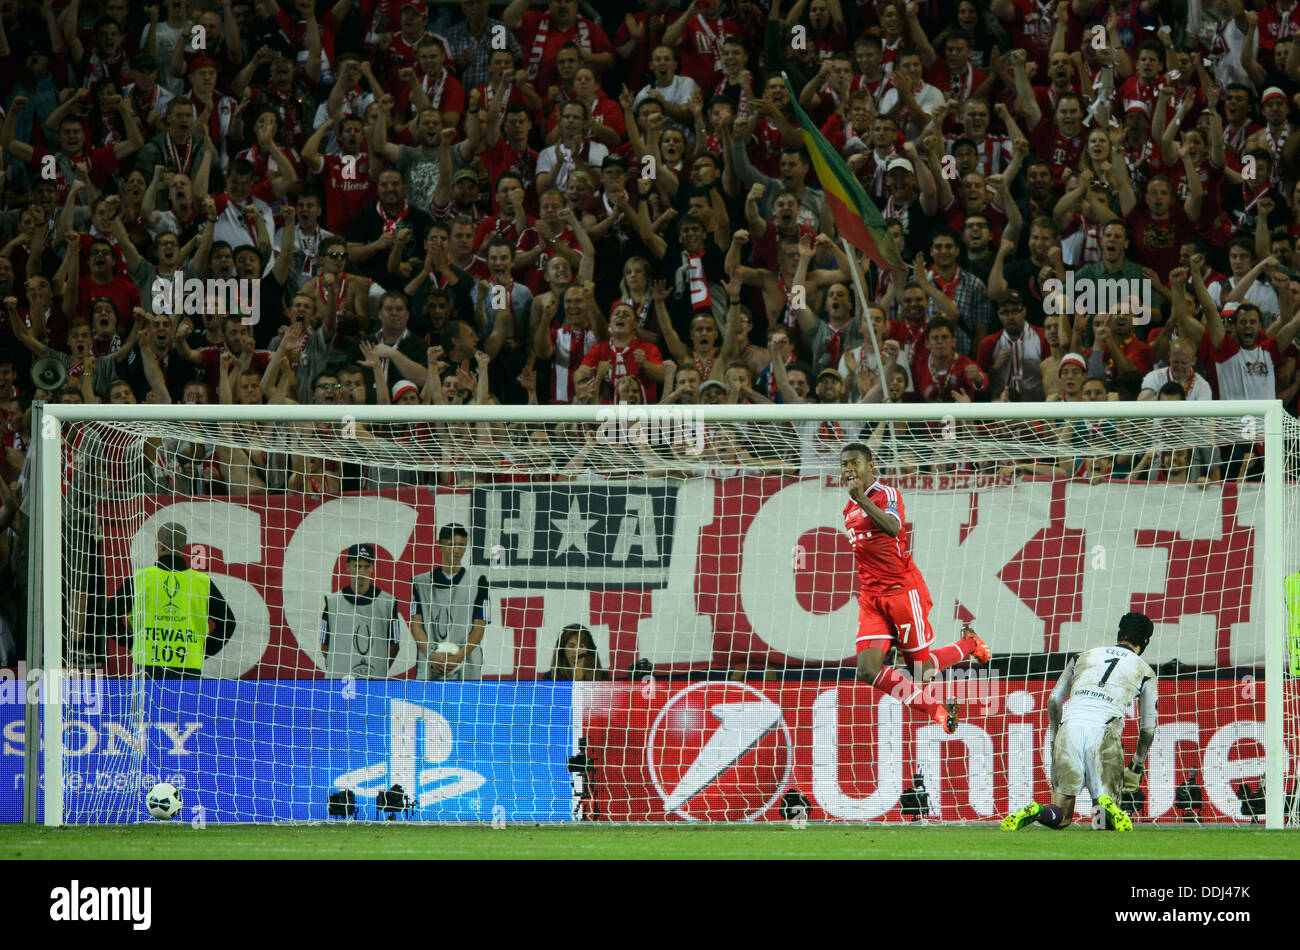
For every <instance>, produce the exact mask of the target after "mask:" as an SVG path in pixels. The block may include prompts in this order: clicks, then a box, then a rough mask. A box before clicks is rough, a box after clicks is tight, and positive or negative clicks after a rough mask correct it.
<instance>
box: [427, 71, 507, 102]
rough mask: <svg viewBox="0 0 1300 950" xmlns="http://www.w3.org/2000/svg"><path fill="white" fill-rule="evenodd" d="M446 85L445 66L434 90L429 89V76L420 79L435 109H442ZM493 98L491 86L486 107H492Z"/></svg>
mask: <svg viewBox="0 0 1300 950" xmlns="http://www.w3.org/2000/svg"><path fill="white" fill-rule="evenodd" d="M446 85H447V67H446V66H444V67H443V68H442V75H441V76H439V77H438V83H437V85H435V86H434V87H433V88H432V89H430V88H429V77H428V76H424V77H422V78H421V79H420V88H421V89H423V90H424V91H425V92H426V93H428V96H429V105H431V106H433V107H434V108H435V109H440V108H441V107H442V89H443V87H444V86H446ZM491 96H492V88H491V85H490V84H489V86H488V100H487V102H485V103H484V105H491V104H492V99H491Z"/></svg>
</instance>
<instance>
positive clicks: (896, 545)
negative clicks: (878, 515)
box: [844, 482, 925, 597]
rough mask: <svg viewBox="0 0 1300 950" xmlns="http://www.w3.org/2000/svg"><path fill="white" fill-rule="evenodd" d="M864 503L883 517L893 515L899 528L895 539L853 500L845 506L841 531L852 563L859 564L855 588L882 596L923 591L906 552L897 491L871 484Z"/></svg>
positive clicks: (904, 532) (921, 582) (904, 531)
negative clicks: (889, 592)
mask: <svg viewBox="0 0 1300 950" xmlns="http://www.w3.org/2000/svg"><path fill="white" fill-rule="evenodd" d="M867 500H868V501H870V502H871V503H872V504H874V505H875V506H876V507H877V508H879V509H881V510H882V511H884V512H885V513H886V514H890V515H893V516H894V517H896V518H897V519H898V523H899V525H900V526H902V528H901V530H900V531H899V532H898V537H896V538H891V537H890V536H889V535H888V534H887V533H885V532H884V531H881V530H880V528H879V527H878V526H877V525H876V523H875V522H874V521H872V520H871V518H870V516H868V515H867V513H866V512H865V511H863V509H862V506H861V505H859V504H858V503H857V502H856V501H854V500H853V499H852V498H850V499H849V503H848V504H847V505H845V506H844V528H845V530H846V531H847V532H848V534H849V543H850V544H851V545H853V560H854V561H856V562H857V565H858V587H859V589H860V591H861V593H862V595H863V596H866V597H870V596H874V595H877V594H883V593H884V592H885V591H887V590H890V589H891V588H894V587H900V586H901V587H904V588H916V589H919V590H924V589H925V581H924V580H923V579H922V577H921V572H920V571H919V570H917V567H916V564H915V563H913V561H912V555H911V553H910V552H909V550H908V540H907V528H906V526H905V525H906V520H905V513H904V510H903V498H902V496H901V495H899V494H898V491H897V489H893V488H889V487H887V486H885V485H882V484H880V482H872V483H871V487H870V488H868V489H867Z"/></svg>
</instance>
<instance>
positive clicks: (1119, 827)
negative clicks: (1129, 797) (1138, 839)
mask: <svg viewBox="0 0 1300 950" xmlns="http://www.w3.org/2000/svg"><path fill="white" fill-rule="evenodd" d="M1097 804H1098V805H1099V806H1100V807H1101V809H1102V811H1104V812H1105V813H1106V814H1108V815H1110V822H1111V825H1112V826H1113V827H1114V829H1115V830H1116V831H1132V830H1133V819H1132V818H1130V817H1129V816H1128V815H1126V814H1124V810H1123V809H1122V808H1120V807H1119V806H1118V805H1116V804H1115V799H1113V798H1111V797H1110V796H1109V795H1098V796H1097Z"/></svg>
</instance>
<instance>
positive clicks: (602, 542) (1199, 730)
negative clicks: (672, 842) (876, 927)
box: [61, 405, 1300, 823]
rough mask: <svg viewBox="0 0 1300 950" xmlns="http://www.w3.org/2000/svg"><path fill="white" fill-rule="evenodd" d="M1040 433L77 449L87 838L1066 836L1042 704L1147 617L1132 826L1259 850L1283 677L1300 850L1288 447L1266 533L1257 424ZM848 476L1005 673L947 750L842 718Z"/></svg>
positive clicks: (950, 682) (295, 427)
mask: <svg viewBox="0 0 1300 950" xmlns="http://www.w3.org/2000/svg"><path fill="white" fill-rule="evenodd" d="M1043 408H1044V412H1043V418H1038V419H1032V420H1013V419H1001V420H997V419H987V420H982V421H978V422H966V421H959V420H955V419H953V418H951V417H945V418H936V419H935V420H933V421H930V422H925V423H916V422H911V423H903V422H890V423H885V422H868V423H862V422H852V421H843V420H841V421H835V420H828V421H820V422H773V421H760V420H759V419H757V418H755V419H754V420H751V421H745V422H733V423H708V424H704V423H700V422H699V421H698V420H695V419H693V418H692V417H691V416H690V415H689V413H688V412H687V411H685V410H683V411H681V412H677V413H671V412H667V411H664V412H660V411H659V410H658V409H656V410H654V412H653V413H651V414H650V415H648V416H646V417H638V416H637V415H636V412H635V411H634V410H633V411H631V412H629V411H628V410H627V408H626V407H624V409H623V411H622V412H619V411H618V410H615V411H614V412H613V415H612V418H606V419H604V420H603V421H602V422H601V423H599V424H598V423H595V422H585V423H574V422H559V423H557V422H531V421H516V422H485V421H471V420H469V419H466V421H457V422H450V423H447V422H434V421H409V422H408V421H403V422H400V423H398V422H394V423H362V422H357V421H355V420H354V419H352V418H351V417H348V416H344V415H342V412H344V411H345V410H330V409H328V408H322V414H321V416H320V419H321V421H317V422H289V421H274V420H273V419H271V418H269V417H268V419H267V421H260V422H256V423H253V422H247V421H244V422H230V421H227V422H198V421H187V422H165V423H163V422H132V421H120V422H111V423H108V422H75V423H74V422H67V423H64V424H63V430H62V434H63V449H64V464H63V467H62V478H61V480H62V498H63V510H62V522H63V523H62V531H61V537H62V562H63V577H62V584H63V595H64V596H63V618H64V646H63V650H64V653H63V656H64V658H65V661H66V663H67V666H68V667H69V668H70V669H71V673H72V675H70V676H69V678H68V683H67V684H66V688H65V692H64V700H63V706H64V710H63V712H64V719H65V728H64V734H63V768H64V775H65V781H64V816H65V818H64V820H65V821H66V822H68V823H117V822H134V821H140V820H148V817H149V816H148V813H147V811H146V809H145V804H144V799H145V795H144V792H145V791H147V790H148V788H149V787H150V786H151V785H152V784H153V783H154V782H157V781H169V782H171V783H172V784H174V785H176V786H177V787H178V788H179V789H180V790H181V794H182V798H183V802H184V808H183V809H182V812H181V819H183V820H190V821H195V822H202V821H316V820H326V819H327V818H330V817H355V818H368V819H375V818H381V817H382V818H395V819H398V820H425V821H482V822H498V823H499V822H503V821H504V822H514V821H570V820H584V821H589V820H595V821H646V820H649V821H680V820H686V821H749V820H763V819H767V820H775V819H781V818H791V817H792V816H793V817H795V818H796V819H799V818H801V817H804V816H806V817H807V818H808V819H811V820H814V821H816V820H847V821H853V820H889V821H909V820H911V821H916V820H924V821H991V820H994V819H997V818H999V817H1001V816H1002V815H1003V814H1005V813H1007V812H1008V811H1010V810H1013V809H1015V808H1018V807H1019V806H1021V805H1023V804H1026V803H1027V802H1028V801H1030V800H1032V799H1038V800H1039V801H1046V800H1047V796H1048V795H1049V794H1050V785H1049V782H1050V755H1049V751H1048V750H1049V742H1048V733H1047V697H1048V695H1049V694H1050V692H1051V689H1052V687H1053V685H1054V684H1055V682H1056V680H1057V679H1058V677H1059V675H1060V673H1061V671H1062V670H1063V668H1064V665H1065V663H1066V661H1067V660H1068V658H1069V656H1070V655H1071V654H1073V653H1076V652H1078V651H1080V650H1084V649H1088V648H1091V647H1094V646H1100V645H1104V644H1107V643H1110V642H1113V640H1114V637H1115V632H1116V629H1117V623H1118V620H1119V618H1120V616H1122V615H1123V614H1124V613H1126V612H1128V611H1140V612H1142V613H1145V614H1146V615H1147V616H1149V617H1150V618H1151V620H1152V621H1153V622H1154V624H1155V633H1154V636H1153V638H1152V640H1151V643H1150V646H1149V647H1148V649H1147V651H1146V653H1145V654H1144V658H1145V659H1146V660H1148V661H1149V662H1150V664H1151V665H1152V666H1153V667H1154V668H1155V669H1156V670H1157V672H1158V674H1159V727H1158V730H1157V735H1156V739H1155V743H1154V745H1153V747H1152V750H1151V753H1150V756H1149V758H1148V762H1147V771H1146V777H1145V781H1144V782H1143V784H1142V787H1141V789H1140V791H1139V792H1138V793H1137V794H1136V795H1135V796H1129V795H1126V796H1125V799H1124V807H1125V808H1126V809H1127V810H1130V811H1131V812H1132V813H1134V814H1135V815H1137V816H1138V817H1139V818H1140V819H1141V820H1143V821H1158V822H1180V821H1201V822H1246V821H1250V820H1251V819H1252V817H1255V816H1262V814H1263V811H1264V808H1263V792H1262V790H1261V788H1260V786H1261V783H1262V781H1263V775H1264V762H1265V758H1264V735H1265V733H1264V719H1265V716H1264V694H1265V679H1266V677H1269V676H1278V677H1283V678H1284V679H1285V684H1284V696H1285V713H1284V730H1285V746H1286V748H1285V752H1284V754H1285V759H1286V765H1285V773H1286V790H1285V792H1286V796H1287V805H1288V811H1289V812H1291V813H1294V811H1295V804H1294V792H1295V778H1294V771H1295V770H1294V767H1293V763H1294V760H1295V757H1296V753H1297V736H1296V732H1297V728H1296V723H1297V711H1298V707H1300V698H1298V694H1297V687H1296V681H1295V679H1294V677H1295V676H1296V675H1297V674H1300V643H1298V642H1297V636H1296V632H1297V628H1298V627H1300V573H1298V572H1300V551H1298V550H1297V542H1296V539H1295V532H1293V531H1292V532H1288V533H1287V536H1286V540H1285V564H1284V565H1268V564H1265V563H1264V559H1263V543H1262V537H1263V532H1262V531H1261V530H1260V529H1261V528H1262V527H1263V526H1264V525H1265V524H1266V523H1268V522H1273V523H1284V524H1288V525H1297V524H1300V511H1298V510H1297V508H1298V504H1297V502H1298V496H1297V489H1296V479H1297V476H1298V475H1300V438H1298V436H1300V427H1298V426H1297V423H1296V421H1295V420H1294V419H1291V418H1289V417H1288V418H1286V420H1285V425H1286V431H1285V433H1284V436H1285V441H1284V445H1285V455H1286V458H1285V466H1284V469H1285V475H1286V481H1285V487H1284V497H1285V503H1284V509H1285V510H1283V511H1266V509H1265V504H1264V491H1263V480H1262V478H1263V463H1262V453H1263V438H1264V422H1263V419H1262V418H1254V417H1246V418H1242V417H1235V418H1213V417H1205V418H1199V417H1198V418H1178V419H1169V418H1166V419H1156V418H1151V419H1136V420H1130V421H1116V420H1107V421H1083V420H1063V419H1060V418H1056V419H1053V418H1050V416H1049V413H1050V412H1051V409H1052V407H1051V406H1050V405H1045V406H1044V407H1043ZM1211 408H1212V407H1211ZM271 411H272V410H270V409H268V412H271ZM331 411H332V412H334V413H335V414H334V415H333V416H332V417H329V418H328V421H327V413H329V412H331ZM991 411H992V410H991ZM413 413H415V414H416V415H417V416H418V413H419V410H413ZM593 418H594V416H593ZM849 441H862V442H865V443H867V444H868V445H869V446H870V447H871V448H872V449H873V451H874V453H875V464H876V470H877V471H876V475H877V478H878V479H879V480H880V481H881V482H883V483H884V484H887V485H889V486H891V487H894V488H896V489H898V490H899V492H900V494H901V497H902V500H903V504H904V506H905V520H906V525H907V528H908V532H909V535H910V539H911V542H910V543H911V547H912V553H913V556H914V558H915V561H916V563H917V566H918V567H919V569H920V571H921V573H922V574H923V576H924V578H925V580H926V583H927V585H928V588H929V591H930V593H931V596H932V603H933V606H932V609H931V610H930V612H929V621H930V623H931V625H932V627H933V632H934V643H935V645H936V646H940V645H943V644H947V643H951V642H953V641H954V640H956V639H957V638H958V637H959V636H960V635H961V629H962V626H963V624H965V623H970V624H971V626H972V627H973V628H974V629H975V630H976V631H977V632H978V634H979V635H980V636H981V637H982V638H983V639H984V640H986V641H987V642H988V644H989V646H990V647H991V650H992V653H993V658H992V661H991V662H990V663H988V664H987V665H979V664H977V663H975V662H974V661H973V660H968V661H965V662H962V663H959V664H957V665H956V666H954V667H952V668H950V669H948V670H945V671H944V672H943V673H942V674H941V675H940V676H939V677H938V678H937V679H936V680H935V681H933V682H932V683H931V684H930V685H929V689H930V690H932V691H933V693H934V695H936V696H939V697H940V698H947V697H955V698H956V699H957V701H958V704H959V710H960V715H961V725H960V727H959V729H958V731H957V732H956V733H955V734H954V735H951V736H950V735H948V734H946V733H945V732H944V730H943V729H942V728H941V727H940V726H937V725H935V724H934V723H933V722H930V721H928V720H926V719H925V718H924V717H922V716H920V715H918V713H917V712H916V711H914V710H913V709H910V708H907V707H905V706H903V705H901V704H900V703H899V702H898V701H897V699H895V698H892V697H890V696H888V695H886V694H883V693H881V692H878V691H876V690H875V689H873V688H872V687H871V686H869V685H866V684H862V683H858V682H856V681H855V678H854V669H855V659H854V637H855V633H856V630H857V615H858V604H857V578H856V570H855V564H854V561H853V556H852V552H851V549H850V547H849V544H848V540H847V537H846V535H845V530H844V508H845V503H846V500H847V496H846V492H845V489H844V488H843V487H842V485H841V484H840V475H839V462H840V457H839V452H840V449H841V448H842V447H843V445H844V444H845V443H846V442H849ZM177 527H179V529H180V530H179V531H177V530H176V528H177ZM462 532H463V533H462ZM358 546H360V547H358ZM187 567H188V568H189V569H190V570H191V571H192V572H193V573H192V574H188V575H186V574H178V573H176V571H182V570H184V569H185V568H187ZM162 568H171V570H163V569H162ZM1266 578H1267V579H1268V580H1269V582H1270V583H1272V584H1274V585H1276V583H1277V579H1278V578H1286V596H1288V598H1289V602H1288V607H1289V613H1288V614H1287V622H1288V634H1289V636H1288V644H1287V648H1286V649H1285V651H1284V655H1285V660H1286V662H1285V664H1284V665H1283V666H1282V667H1280V668H1278V669H1266V668H1265V638H1266V635H1268V633H1269V631H1267V630H1266V629H1265V625H1264V602H1265V597H1266V590H1265V587H1264V581H1265V579H1266ZM1273 595H1274V596H1283V591H1281V590H1276V589H1275V590H1274V592H1273ZM169 612H170V613H169ZM196 613H206V616H204V617H202V619H201V621H198V622H196V624H195V625H193V626H191V627H190V629H189V632H188V633H185V632H183V631H182V632H180V633H178V632H177V623H178V622H177V621H176V620H175V617H177V616H182V617H183V616H189V615H192V614H196ZM164 615H166V616H164ZM168 616H170V617H172V618H173V619H172V620H170V621H169V620H168V619H167V617H168ZM183 625H184V624H183V623H181V626H183ZM887 662H896V663H899V664H900V665H901V660H898V658H897V657H896V656H894V655H893V654H891V655H890V656H889V657H887ZM1136 735H1137V723H1136V719H1135V718H1134V712H1133V711H1131V712H1130V715H1129V718H1128V721H1127V722H1126V725H1125V731H1124V745H1125V749H1126V755H1127V756H1131V755H1132V752H1133V747H1134V744H1135V740H1136ZM397 787H400V789H398V788H397ZM390 793H391V794H390ZM1090 805H1091V803H1090V800H1089V793H1088V791H1087V790H1086V789H1085V791H1084V792H1083V793H1082V795H1081V796H1080V799H1079V801H1078V803H1077V807H1076V815H1077V816H1078V818H1079V819H1086V818H1087V817H1088V816H1089V814H1090V813H1091V807H1090Z"/></svg>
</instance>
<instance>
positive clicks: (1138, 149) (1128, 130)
mask: <svg viewBox="0 0 1300 950" xmlns="http://www.w3.org/2000/svg"><path fill="white" fill-rule="evenodd" d="M1116 148H1117V149H1118V151H1119V152H1120V153H1121V154H1122V155H1123V156H1124V163H1125V164H1126V165H1127V166H1128V174H1129V180H1130V181H1131V182H1132V184H1133V188H1134V190H1135V191H1138V192H1139V193H1140V192H1141V190H1142V188H1143V186H1145V185H1146V181H1147V178H1148V177H1150V176H1151V175H1153V174H1155V172H1156V170H1157V169H1158V168H1160V167H1161V166H1162V165H1163V164H1164V162H1162V161H1161V158H1160V146H1159V145H1157V144H1156V140H1155V139H1154V138H1152V137H1151V106H1150V105H1149V104H1147V103H1145V102H1142V101H1141V100H1140V99H1132V100H1130V101H1128V102H1127V103H1125V105H1124V134H1123V135H1122V136H1121V137H1120V140H1119V145H1117V146H1116Z"/></svg>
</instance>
